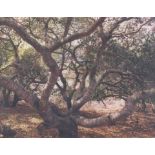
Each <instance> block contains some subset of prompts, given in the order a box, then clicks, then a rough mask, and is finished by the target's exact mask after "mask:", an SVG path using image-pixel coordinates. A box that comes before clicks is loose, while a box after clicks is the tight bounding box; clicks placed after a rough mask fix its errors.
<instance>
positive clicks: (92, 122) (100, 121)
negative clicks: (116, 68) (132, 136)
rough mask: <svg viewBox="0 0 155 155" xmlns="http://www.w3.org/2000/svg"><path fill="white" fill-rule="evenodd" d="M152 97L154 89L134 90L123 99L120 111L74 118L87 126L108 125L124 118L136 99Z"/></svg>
mask: <svg viewBox="0 0 155 155" xmlns="http://www.w3.org/2000/svg"><path fill="white" fill-rule="evenodd" d="M144 94H145V97H149V98H153V97H154V95H155V89H154V88H152V89H149V90H146V91H144V92H143V93H142V92H141V91H140V92H135V93H134V94H133V95H131V96H129V97H128V98H127V99H126V101H125V106H124V108H123V109H122V110H121V111H120V112H116V113H113V114H109V115H108V116H100V117H98V118H93V119H88V118H85V117H79V118H74V119H75V120H76V122H77V124H78V125H80V126H83V127H88V128H93V127H97V126H101V125H110V124H111V123H114V122H116V121H120V120H125V119H126V118H127V117H128V116H129V115H131V114H132V112H133V111H134V106H135V103H136V101H137V100H139V99H140V98H142V97H144V96H143V95H144Z"/></svg>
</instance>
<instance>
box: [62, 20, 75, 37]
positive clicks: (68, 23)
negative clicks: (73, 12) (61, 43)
mask: <svg viewBox="0 0 155 155" xmlns="http://www.w3.org/2000/svg"><path fill="white" fill-rule="evenodd" d="M72 19H73V18H72V17H68V18H67V21H66V25H65V31H64V36H63V37H64V38H65V37H66V36H67V34H68V31H69V27H70V25H71V22H72Z"/></svg>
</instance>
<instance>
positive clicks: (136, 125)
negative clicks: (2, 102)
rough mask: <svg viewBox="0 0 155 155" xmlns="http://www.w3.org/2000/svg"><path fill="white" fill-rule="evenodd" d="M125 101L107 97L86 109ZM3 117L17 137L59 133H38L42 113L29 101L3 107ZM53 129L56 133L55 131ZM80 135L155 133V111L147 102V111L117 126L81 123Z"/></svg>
mask: <svg viewBox="0 0 155 155" xmlns="http://www.w3.org/2000/svg"><path fill="white" fill-rule="evenodd" d="M123 106H124V103H123V102H122V101H120V100H119V101H111V100H108V101H106V104H105V105H104V104H103V103H98V102H93V103H88V104H87V105H85V107H83V109H82V111H83V112H84V113H86V114H87V115H89V116H100V115H103V114H108V113H109V112H114V111H117V110H121V108H122V107H123ZM94 107H95V108H94ZM0 121H1V122H2V123H3V124H5V125H8V126H10V127H11V128H12V129H14V130H15V131H16V132H17V134H16V137H17V138H22V137H23V138H24V137H27V138H39V137H58V133H57V131H56V130H54V129H52V130H47V131H45V132H44V133H43V135H42V136H40V135H39V134H38V131H37V129H36V127H37V126H38V125H39V124H40V123H41V122H42V120H41V118H40V117H39V116H38V114H37V113H36V112H35V111H34V110H33V109H32V108H31V107H30V106H29V105H28V104H26V103H24V102H21V103H20V104H18V105H17V107H16V108H4V107H0ZM51 133H52V134H51ZM79 137H89V138H93V137H98V138H103V137H104V138H109V137H111V138H115V137H118V138H124V137H135V138H137V137H155V113H153V112H152V111H151V108H150V105H149V104H148V105H147V111H146V112H138V111H137V109H135V111H134V113H133V114H132V115H131V116H130V117H129V118H128V119H127V121H126V122H117V123H116V125H113V126H101V127H96V128H91V129H90V128H84V127H79Z"/></svg>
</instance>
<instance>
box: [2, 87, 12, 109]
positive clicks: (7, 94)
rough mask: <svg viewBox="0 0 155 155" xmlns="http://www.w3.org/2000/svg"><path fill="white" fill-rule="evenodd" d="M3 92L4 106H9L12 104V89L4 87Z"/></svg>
mask: <svg viewBox="0 0 155 155" xmlns="http://www.w3.org/2000/svg"><path fill="white" fill-rule="evenodd" d="M2 93H3V106H5V107H9V105H10V103H9V97H10V93H11V91H10V90H7V89H5V88H4V89H3V90H2Z"/></svg>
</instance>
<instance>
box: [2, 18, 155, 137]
mask: <svg viewBox="0 0 155 155" xmlns="http://www.w3.org/2000/svg"><path fill="white" fill-rule="evenodd" d="M154 86H155V18H148V17H147V18H138V17H137V18H136V17H117V18H116V17H100V18H97V17H96V18H94V17H92V18H91V17H89V18H82V17H81V18H80V17H79V18H78V17H76V18H73V17H68V18H54V17H48V18H37V17H36V18H34V17H33V18H31V17H25V18H24V17H23V18H11V17H9V18H2V17H1V18H0V136H1V137H61V138H63V137H64V138H65V137H66V138H71V137H154V136H155V131H154V129H155V105H154V104H155V88H154Z"/></svg>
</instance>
